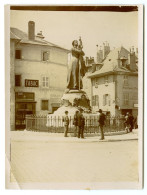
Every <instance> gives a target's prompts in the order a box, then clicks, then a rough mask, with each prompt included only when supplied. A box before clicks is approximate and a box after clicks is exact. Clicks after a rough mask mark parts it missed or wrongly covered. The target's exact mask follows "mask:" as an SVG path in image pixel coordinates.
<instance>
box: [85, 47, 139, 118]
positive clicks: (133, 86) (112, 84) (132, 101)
mask: <svg viewBox="0 0 147 195" xmlns="http://www.w3.org/2000/svg"><path fill="white" fill-rule="evenodd" d="M137 53H138V51H137ZM137 53H135V52H134V48H132V50H131V51H130V52H129V51H128V50H126V49H125V48H124V47H120V48H116V49H114V50H112V51H110V52H109V53H108V54H107V56H105V58H104V59H103V61H101V62H99V63H97V64H92V66H93V68H92V69H91V70H92V71H90V72H88V73H87V76H86V77H87V78H89V80H87V83H88V84H87V85H89V86H90V90H89V89H86V86H85V88H84V89H85V91H86V92H87V93H88V94H89V95H90V96H91V98H90V99H91V106H92V109H93V111H97V110H98V109H102V110H103V111H104V112H105V113H107V114H110V115H112V116H118V115H124V114H126V112H131V113H132V114H133V115H134V116H137V114H138V64H137V63H138V59H137Z"/></svg>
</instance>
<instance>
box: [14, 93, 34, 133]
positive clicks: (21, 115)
mask: <svg viewBox="0 0 147 195" xmlns="http://www.w3.org/2000/svg"><path fill="white" fill-rule="evenodd" d="M34 99H35V94H34V93H28V92H16V93H15V129H16V130H19V129H25V127H26V122H25V116H26V115H28V114H35V113H36V102H35V101H34Z"/></svg>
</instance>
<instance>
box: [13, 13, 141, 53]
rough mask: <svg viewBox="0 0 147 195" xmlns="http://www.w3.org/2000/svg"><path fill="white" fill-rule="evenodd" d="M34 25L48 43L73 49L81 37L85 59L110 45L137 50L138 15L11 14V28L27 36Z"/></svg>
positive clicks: (36, 31)
mask: <svg viewBox="0 0 147 195" xmlns="http://www.w3.org/2000/svg"><path fill="white" fill-rule="evenodd" d="M30 20H33V21H34V22H35V34H37V33H38V32H39V31H40V30H42V31H43V35H44V36H45V39H46V40H47V41H50V42H52V43H55V44H58V45H60V46H62V47H64V48H67V49H70V48H71V47H72V45H71V43H72V41H73V40H74V39H78V38H79V36H81V37H82V41H83V45H84V49H83V50H84V52H85V54H86V56H93V57H95V55H96V45H97V44H98V45H99V46H100V45H103V42H105V41H107V42H109V45H110V47H111V49H113V47H120V46H124V47H125V48H126V49H129V48H130V47H131V46H134V47H138V46H137V45H138V13H137V12H126V13H123V12H65V11H60V12H56V11H11V15H10V21H11V27H16V28H19V29H20V30H22V31H24V32H28V21H30Z"/></svg>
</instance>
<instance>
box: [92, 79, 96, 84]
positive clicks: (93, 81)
mask: <svg viewBox="0 0 147 195" xmlns="http://www.w3.org/2000/svg"><path fill="white" fill-rule="evenodd" d="M92 86H95V78H94V79H92Z"/></svg>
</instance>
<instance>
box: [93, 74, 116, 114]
mask: <svg viewBox="0 0 147 195" xmlns="http://www.w3.org/2000/svg"><path fill="white" fill-rule="evenodd" d="M97 82H98V87H97V88H96V87H95V86H92V96H93V95H98V96H99V107H97V106H93V110H94V111H97V110H98V109H102V110H103V111H106V112H110V113H111V115H115V103H114V100H115V82H113V75H109V77H108V84H105V83H104V77H100V78H97ZM105 94H110V106H109V105H105V106H104V105H103V95H105Z"/></svg>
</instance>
